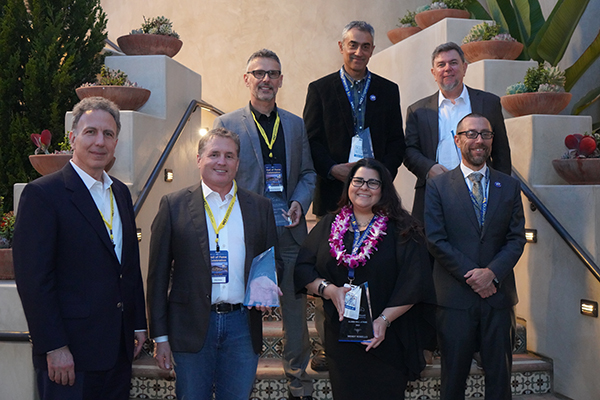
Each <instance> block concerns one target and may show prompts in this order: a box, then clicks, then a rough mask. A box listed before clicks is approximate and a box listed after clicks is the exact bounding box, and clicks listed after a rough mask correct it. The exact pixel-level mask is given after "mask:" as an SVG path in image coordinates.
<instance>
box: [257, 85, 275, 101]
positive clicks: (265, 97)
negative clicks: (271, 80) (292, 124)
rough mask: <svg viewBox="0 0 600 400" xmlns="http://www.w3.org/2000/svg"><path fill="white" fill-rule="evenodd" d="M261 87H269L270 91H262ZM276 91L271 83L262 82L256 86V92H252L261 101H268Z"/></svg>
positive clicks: (273, 96)
mask: <svg viewBox="0 0 600 400" xmlns="http://www.w3.org/2000/svg"><path fill="white" fill-rule="evenodd" d="M262 89H271V91H270V92H267V93H264V92H262ZM276 93H277V91H276V90H275V88H274V87H273V85H271V84H262V85H259V86H257V87H256V92H255V93H254V95H255V97H256V98H257V99H258V100H261V101H270V100H273V99H274V98H275V94H276Z"/></svg>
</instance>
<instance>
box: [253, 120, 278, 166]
mask: <svg viewBox="0 0 600 400" xmlns="http://www.w3.org/2000/svg"><path fill="white" fill-rule="evenodd" d="M252 118H254V122H256V126H257V127H258V131H259V132H260V134H261V135H262V137H263V139H265V143H266V144H267V147H268V148H269V158H273V145H274V144H275V140H277V132H278V131H279V122H280V121H281V120H280V119H279V113H277V118H275V125H274V126H273V134H272V135H271V140H270V141H269V138H267V133H266V132H265V130H264V128H263V127H262V126H261V125H260V124H259V123H258V121H257V120H256V116H255V115H254V113H252Z"/></svg>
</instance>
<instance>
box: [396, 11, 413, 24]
mask: <svg viewBox="0 0 600 400" xmlns="http://www.w3.org/2000/svg"><path fill="white" fill-rule="evenodd" d="M415 15H417V13H416V12H414V11H410V10H406V14H404V17H402V18H400V19H399V20H398V27H399V28H410V27H411V26H417V22H416V21H415Z"/></svg>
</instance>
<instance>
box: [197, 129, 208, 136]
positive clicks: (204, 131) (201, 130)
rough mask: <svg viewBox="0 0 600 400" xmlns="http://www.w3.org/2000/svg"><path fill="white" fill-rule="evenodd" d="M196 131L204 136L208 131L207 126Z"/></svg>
mask: <svg viewBox="0 0 600 400" xmlns="http://www.w3.org/2000/svg"><path fill="white" fill-rule="evenodd" d="M198 133H200V136H204V135H206V134H207V133H208V128H200V131H199V132H198Z"/></svg>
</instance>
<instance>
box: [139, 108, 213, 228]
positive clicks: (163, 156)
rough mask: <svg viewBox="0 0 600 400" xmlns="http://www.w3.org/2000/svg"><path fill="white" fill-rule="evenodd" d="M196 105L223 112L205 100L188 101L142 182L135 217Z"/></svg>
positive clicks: (211, 110) (207, 109)
mask: <svg viewBox="0 0 600 400" xmlns="http://www.w3.org/2000/svg"><path fill="white" fill-rule="evenodd" d="M198 107H200V108H202V109H203V110H206V111H210V112H212V113H214V114H216V115H217V116H219V115H223V114H224V112H223V111H221V110H219V109H218V108H216V107H215V106H213V105H212V104H209V103H207V102H205V101H202V100H192V101H191V102H190V104H189V106H188V108H187V110H185V113H184V114H183V117H181V120H180V121H179V124H178V125H177V128H175V132H173V135H172V136H171V139H170V140H169V143H167V146H166V147H165V149H164V150H163V152H162V154H161V156H160V158H159V159H158V161H157V162H156V165H155V166H154V169H153V170H152V172H151V173H150V176H149V177H148V180H147V181H146V183H145V184H144V187H143V188H142V190H141V192H140V194H139V196H138V198H137V199H136V201H135V204H134V205H133V211H134V212H135V216H136V217H137V215H138V213H139V212H140V210H141V209H142V206H143V205H144V202H145V201H146V198H147V197H148V194H150V190H152V187H153V186H154V183H155V182H156V179H158V177H159V176H160V173H161V171H162V169H163V166H164V165H165V162H166V161H167V158H168V157H169V155H170V154H171V151H172V150H173V147H175V143H177V140H179V137H180V136H181V133H182V132H183V130H184V129H185V126H186V125H187V123H188V122H189V120H190V118H191V117H192V114H193V113H194V111H196V109H197V108H198Z"/></svg>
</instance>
